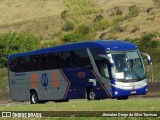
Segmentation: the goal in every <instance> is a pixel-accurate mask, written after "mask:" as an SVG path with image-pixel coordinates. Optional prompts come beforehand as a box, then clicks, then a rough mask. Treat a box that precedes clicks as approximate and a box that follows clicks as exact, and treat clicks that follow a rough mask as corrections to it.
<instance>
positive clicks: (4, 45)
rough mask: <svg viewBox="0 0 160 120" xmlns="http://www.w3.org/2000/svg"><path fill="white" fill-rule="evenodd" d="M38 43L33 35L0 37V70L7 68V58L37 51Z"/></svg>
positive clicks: (13, 34)
mask: <svg viewBox="0 0 160 120" xmlns="http://www.w3.org/2000/svg"><path fill="white" fill-rule="evenodd" d="M37 46H38V41H37V38H36V37H34V36H33V35H27V34H25V33H6V34H2V35H0V55H1V57H0V68H2V67H6V66H7V56H8V55H10V54H15V53H20V52H27V51H31V50H35V49H37Z"/></svg>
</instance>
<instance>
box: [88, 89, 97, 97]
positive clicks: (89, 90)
mask: <svg viewBox="0 0 160 120" xmlns="http://www.w3.org/2000/svg"><path fill="white" fill-rule="evenodd" d="M87 99H88V100H96V92H95V90H94V89H93V88H90V89H88V90H87Z"/></svg>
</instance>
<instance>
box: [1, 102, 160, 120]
mask: <svg viewBox="0 0 160 120" xmlns="http://www.w3.org/2000/svg"><path fill="white" fill-rule="evenodd" d="M0 111H30V112H32V111H57V113H56V114H58V111H97V112H98V111H106V113H107V111H108V112H109V111H123V112H124V111H135V113H136V111H144V112H145V111H160V102H159V100H149V99H148V100H140V99H129V100H123V101H118V100H100V101H97V100H96V101H87V100H74V101H70V102H62V103H54V102H53V103H52V102H50V103H47V104H34V105H33V104H32V105H31V104H23V105H22V104H15V105H11V106H0ZM95 113H96V112H95ZM113 113H114V112H113ZM153 113H154V112H153ZM54 114H55V113H54ZM64 114H65V113H64ZM73 114H74V113H73ZM33 119H34V120H39V119H53V118H33ZM54 119H57V120H61V119H66V120H68V119H69V117H54ZM71 119H72V120H74V119H79V120H88V119H93V120H97V119H98V120H101V119H102V120H103V119H111V120H119V119H120V120H123V119H125V120H130V119H131V120H137V119H138V120H139V119H140V120H146V119H147V120H150V119H153V117H73V118H71ZM158 119H159V117H155V118H154V120H158Z"/></svg>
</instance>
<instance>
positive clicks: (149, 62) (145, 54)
mask: <svg viewBox="0 0 160 120" xmlns="http://www.w3.org/2000/svg"><path fill="white" fill-rule="evenodd" d="M141 54H142V55H144V56H146V57H147V59H148V64H149V65H150V64H152V62H151V57H150V56H149V55H148V54H147V53H144V52H141Z"/></svg>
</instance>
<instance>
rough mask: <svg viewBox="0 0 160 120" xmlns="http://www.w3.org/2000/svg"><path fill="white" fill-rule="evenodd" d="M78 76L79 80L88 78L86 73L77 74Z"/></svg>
mask: <svg viewBox="0 0 160 120" xmlns="http://www.w3.org/2000/svg"><path fill="white" fill-rule="evenodd" d="M76 76H77V77H78V78H84V77H86V73H85V72H78V73H77V74H76Z"/></svg>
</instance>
